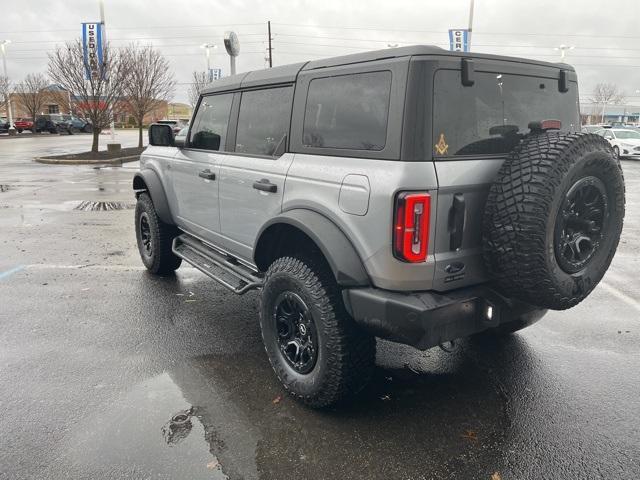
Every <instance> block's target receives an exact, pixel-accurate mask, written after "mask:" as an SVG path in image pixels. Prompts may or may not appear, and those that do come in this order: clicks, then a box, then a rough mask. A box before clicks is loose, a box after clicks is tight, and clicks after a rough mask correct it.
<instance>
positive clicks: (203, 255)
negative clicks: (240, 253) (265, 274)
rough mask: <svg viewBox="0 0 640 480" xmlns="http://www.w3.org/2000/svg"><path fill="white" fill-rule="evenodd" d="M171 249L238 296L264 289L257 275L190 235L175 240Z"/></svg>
mask: <svg viewBox="0 0 640 480" xmlns="http://www.w3.org/2000/svg"><path fill="white" fill-rule="evenodd" d="M171 249H172V250H173V253H175V254H176V255H177V256H178V257H180V258H182V259H183V260H185V261H186V262H188V263H190V264H191V265H193V266H194V267H195V268H197V269H198V270H200V271H201V272H202V273H204V274H205V275H207V276H208V277H211V278H213V279H214V280H216V281H217V282H219V283H221V284H222V285H223V286H225V287H227V288H228V289H229V290H231V291H232V292H235V293H237V294H238V295H242V294H243V293H246V292H248V291H249V290H253V289H256V288H261V287H262V279H261V278H260V277H259V276H258V274H257V273H255V272H253V271H251V270H250V269H249V268H248V267H245V266H244V265H241V264H240V263H237V262H234V259H233V258H232V257H228V256H226V255H224V254H223V253H221V252H218V251H217V250H215V249H214V248H212V247H210V246H209V245H207V244H206V243H204V242H202V241H200V240H198V239H197V238H194V237H192V236H190V235H187V234H183V235H180V236H178V237H176V238H174V239H173V245H172V248H171Z"/></svg>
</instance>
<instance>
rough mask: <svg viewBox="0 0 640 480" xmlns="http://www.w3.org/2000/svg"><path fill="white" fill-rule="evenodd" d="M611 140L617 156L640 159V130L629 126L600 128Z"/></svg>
mask: <svg viewBox="0 0 640 480" xmlns="http://www.w3.org/2000/svg"><path fill="white" fill-rule="evenodd" d="M596 133H597V134H598V135H602V136H603V137H604V138H606V139H607V140H609V143H610V144H611V146H612V147H613V150H614V151H615V152H616V156H617V157H628V158H635V159H638V160H640V132H638V131H637V130H631V129H628V128H607V129H602V130H598V131H597V132H596Z"/></svg>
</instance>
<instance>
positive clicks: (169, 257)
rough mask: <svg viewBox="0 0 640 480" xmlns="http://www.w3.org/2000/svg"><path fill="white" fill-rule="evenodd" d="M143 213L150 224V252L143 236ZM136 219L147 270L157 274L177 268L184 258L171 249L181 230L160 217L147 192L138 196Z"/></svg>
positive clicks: (138, 237) (140, 248)
mask: <svg viewBox="0 0 640 480" xmlns="http://www.w3.org/2000/svg"><path fill="white" fill-rule="evenodd" d="M143 215H144V216H145V218H146V221H147V224H148V233H149V236H150V240H151V242H150V243H151V249H150V252H147V250H146V249H145V246H144V244H143V240H142V236H141V233H142V232H141V218H142V216H143ZM135 221H136V240H137V242H138V251H139V252H140V258H141V259H142V263H144V266H145V267H147V270H149V272H151V273H153V274H155V275H163V274H167V273H171V272H173V271H174V270H176V269H177V268H178V267H179V266H180V264H181V263H182V259H181V258H180V257H177V256H176V255H174V253H173V251H172V250H171V244H172V242H173V239H174V238H175V237H176V236H177V235H178V234H179V231H178V229H177V228H176V227H175V226H174V225H169V224H167V223H165V222H163V221H162V220H161V219H160V217H158V214H157V213H156V209H155V207H154V206H153V202H152V201H151V197H150V196H149V194H147V193H141V194H140V196H138V202H137V203H136V211H135Z"/></svg>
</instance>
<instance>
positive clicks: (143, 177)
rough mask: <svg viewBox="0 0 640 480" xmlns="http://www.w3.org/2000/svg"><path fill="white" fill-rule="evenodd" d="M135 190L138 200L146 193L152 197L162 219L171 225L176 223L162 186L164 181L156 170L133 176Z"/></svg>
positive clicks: (144, 171) (143, 171)
mask: <svg viewBox="0 0 640 480" xmlns="http://www.w3.org/2000/svg"><path fill="white" fill-rule="evenodd" d="M133 190H134V191H135V192H136V198H137V197H138V196H139V195H140V193H142V192H145V191H146V192H147V193H148V194H149V196H150V197H151V201H152V202H153V206H154V208H155V209H156V212H157V214H158V216H159V217H160V219H161V220H162V221H163V222H165V223H169V224H171V225H173V224H174V223H175V222H174V221H173V217H172V215H171V210H170V208H169V202H168V201H167V195H166V193H165V191H164V187H163V186H162V181H161V180H160V176H159V175H158V174H157V173H156V172H155V170H151V169H146V170H141V171H140V172H137V173H136V174H135V175H134V176H133Z"/></svg>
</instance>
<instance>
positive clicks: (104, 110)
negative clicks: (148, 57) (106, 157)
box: [49, 40, 130, 152]
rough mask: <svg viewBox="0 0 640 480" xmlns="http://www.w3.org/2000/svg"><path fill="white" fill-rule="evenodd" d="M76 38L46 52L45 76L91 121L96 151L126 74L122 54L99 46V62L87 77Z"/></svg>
mask: <svg viewBox="0 0 640 480" xmlns="http://www.w3.org/2000/svg"><path fill="white" fill-rule="evenodd" d="M86 67H87V65H86V64H85V62H84V55H83V51H82V43H81V42H80V40H76V41H75V42H69V43H67V44H66V45H65V46H64V47H62V48H58V49H57V50H56V51H55V52H53V53H50V54H49V76H50V77H51V79H52V80H53V81H54V82H55V83H57V84H59V85H60V86H62V87H63V88H64V89H65V90H67V91H68V92H69V93H70V94H71V95H73V96H74V97H75V100H76V105H75V108H76V111H77V112H78V113H79V114H80V115H82V116H84V117H86V118H87V119H89V121H90V122H91V123H92V124H93V142H92V144H91V151H92V152H97V151H98V144H99V139H100V136H99V135H100V132H101V131H102V129H103V128H106V127H107V126H108V125H109V123H110V122H111V119H112V115H115V114H117V113H118V112H119V110H120V109H121V108H122V105H121V104H122V102H121V99H122V96H123V94H124V87H125V81H126V79H127V75H128V74H129V70H130V69H129V62H128V59H127V56H126V55H123V54H120V53H118V52H117V51H114V50H112V49H111V47H110V46H109V44H107V45H105V46H104V49H103V63H102V65H98V66H97V68H96V70H95V73H94V74H92V75H89V78H87V68H86Z"/></svg>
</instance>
